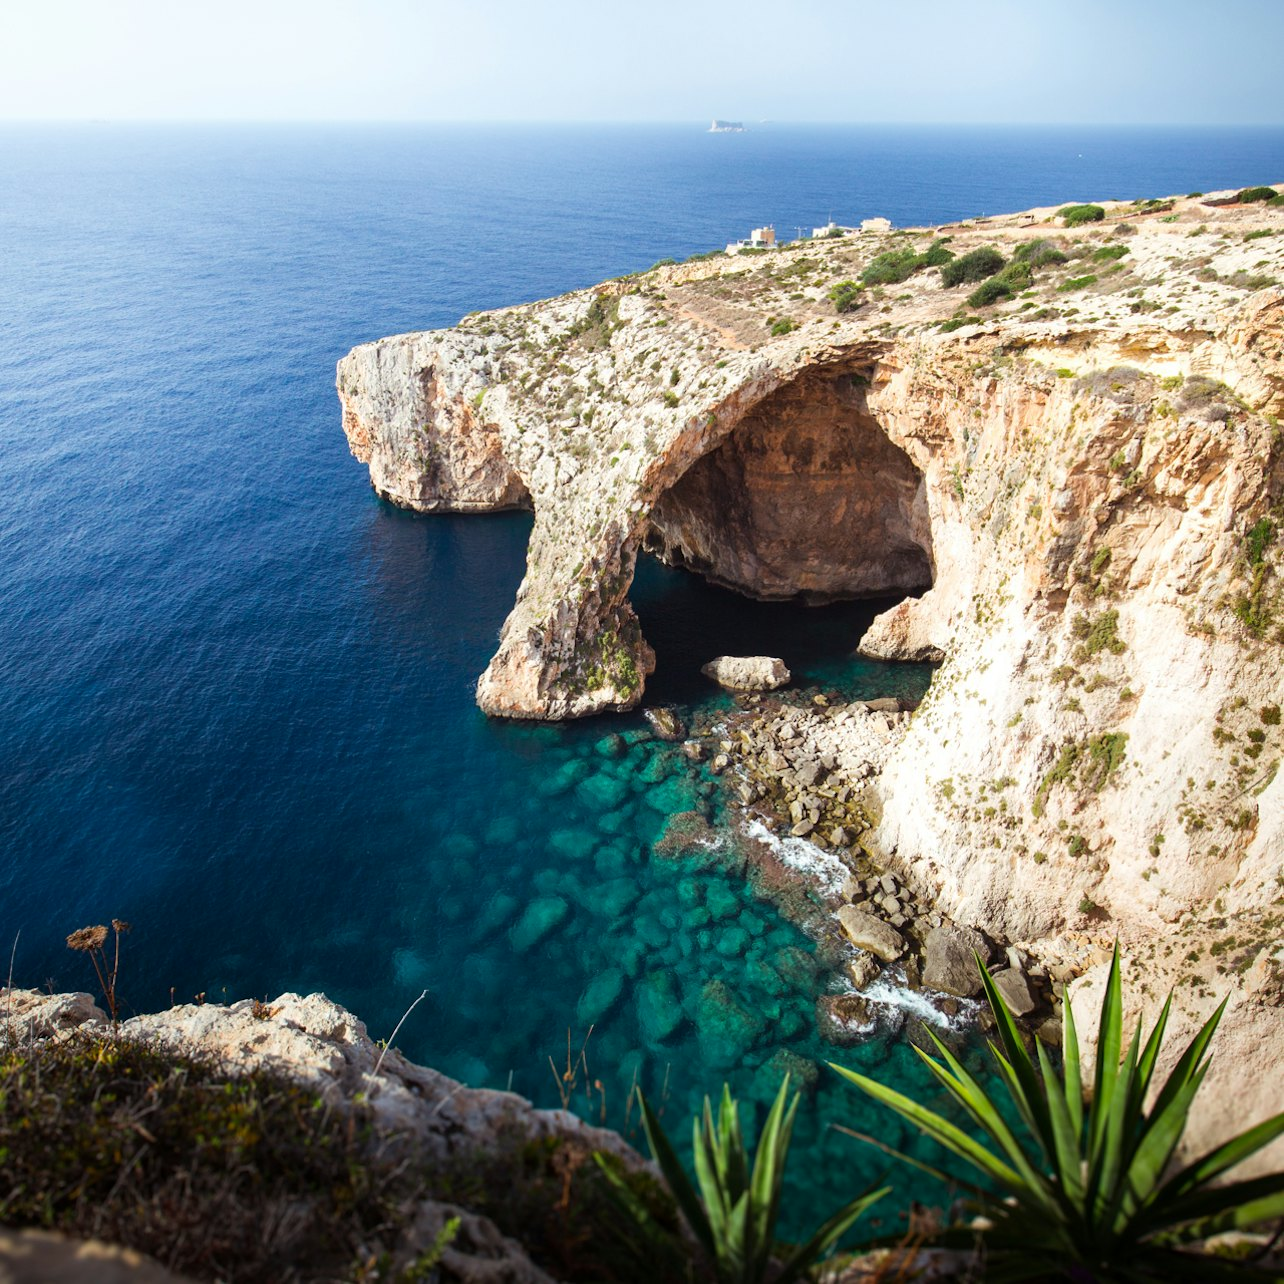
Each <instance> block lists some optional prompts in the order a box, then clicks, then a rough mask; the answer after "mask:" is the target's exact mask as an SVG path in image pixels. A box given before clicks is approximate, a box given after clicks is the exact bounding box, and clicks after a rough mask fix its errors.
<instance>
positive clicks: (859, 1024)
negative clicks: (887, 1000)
mask: <svg viewBox="0 0 1284 1284" xmlns="http://www.w3.org/2000/svg"><path fill="white" fill-rule="evenodd" d="M872 1023H873V1017H872V1016H871V1015H870V1010H869V1001H868V1000H867V999H863V998H861V996H860V995H859V994H822V995H821V996H820V998H818V999H817V1000H816V1028H817V1030H818V1031H819V1032H820V1037H821V1038H822V1039H824V1040H825V1042H826V1043H835V1044H837V1045H838V1046H839V1047H843V1046H846V1045H848V1044H852V1043H857V1042H859V1040H860V1037H861V1035H862V1034H864V1033H865V1032H866V1031H867V1030H868V1029H869V1027H870V1025H871V1024H872Z"/></svg>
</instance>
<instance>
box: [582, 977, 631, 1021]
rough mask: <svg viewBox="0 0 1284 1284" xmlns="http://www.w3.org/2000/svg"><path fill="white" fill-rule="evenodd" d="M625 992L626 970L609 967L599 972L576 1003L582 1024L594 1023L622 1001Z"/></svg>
mask: <svg viewBox="0 0 1284 1284" xmlns="http://www.w3.org/2000/svg"><path fill="white" fill-rule="evenodd" d="M623 993H624V972H623V971H622V970H621V969H620V968H618V967H608V968H607V969H606V970H605V971H602V972H599V973H598V974H597V975H596V976H595V977H594V978H593V979H592V980H591V981H590V982H589V983H588V985H587V986H585V988H584V993H583V994H581V995H580V1001H579V1003H578V1004H577V1005H576V1008H575V1015H576V1017H577V1018H578V1019H579V1021H580V1024H581V1025H586V1026H588V1025H594V1024H596V1023H597V1022H598V1021H600V1020H601V1019H602V1018H603V1017H604V1016H606V1015H607V1013H608V1012H610V1011H611V1009H612V1008H613V1007H615V1005H616V1004H617V1003H618V1002H619V1001H620V996H621V995H622V994H623Z"/></svg>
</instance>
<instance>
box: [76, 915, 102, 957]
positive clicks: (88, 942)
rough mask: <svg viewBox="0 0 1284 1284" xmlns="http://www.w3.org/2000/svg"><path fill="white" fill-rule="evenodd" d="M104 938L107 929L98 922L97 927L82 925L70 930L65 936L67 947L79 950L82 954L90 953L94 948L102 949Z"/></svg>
mask: <svg viewBox="0 0 1284 1284" xmlns="http://www.w3.org/2000/svg"><path fill="white" fill-rule="evenodd" d="M106 940H107V929H106V928H105V927H103V926H102V924H101V923H100V924H99V925H98V926H97V927H82V928H79V929H78V930H77V931H75V932H72V934H71V935H70V936H69V937H68V938H67V948H68V949H69V950H79V951H80V952H81V953H82V954H90V953H92V952H93V951H94V950H99V949H102V947H103V943H104V942H105V941H106Z"/></svg>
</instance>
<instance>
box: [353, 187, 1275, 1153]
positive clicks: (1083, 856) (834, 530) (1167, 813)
mask: <svg viewBox="0 0 1284 1284" xmlns="http://www.w3.org/2000/svg"><path fill="white" fill-rule="evenodd" d="M1226 195H1228V194H1216V195H1215V197H1214V198H1210V199H1215V200H1217V201H1219V202H1220V201H1221V198H1222V197H1224V196H1226ZM1102 204H1103V205H1104V206H1105V208H1106V218H1105V220H1104V221H1103V222H1101V223H1099V224H1094V225H1090V226H1088V227H1085V228H1078V229H1068V228H1065V227H1063V226H1062V225H1061V222H1060V221H1059V220H1058V219H1057V218H1056V216H1055V210H1053V209H1048V210H1035V211H1031V212H1029V213H1027V214H1025V215H1021V216H1012V217H1009V218H1000V219H991V220H988V221H986V222H984V223H983V224H971V223H968V224H960V225H953V226H950V227H943V228H924V229H911V230H909V231H907V232H888V231H883V230H870V231H865V232H859V233H852V234H849V235H847V236H844V237H841V238H838V239H835V240H832V241H825V242H820V243H815V244H805V245H802V246H800V247H798V248H796V249H788V250H779V251H776V252H774V253H771V254H767V255H763V256H759V257H756V258H754V259H752V260H746V259H741V258H725V259H722V258H719V259H714V260H709V261H705V262H699V263H691V264H685V265H680V266H677V267H670V268H662V269H657V270H655V271H652V272H649V273H645V274H643V275H640V276H637V277H631V278H624V279H621V280H619V281H613V282H608V283H606V284H604V285H602V286H600V287H598V288H597V289H595V290H588V291H582V292H578V293H576V294H571V295H567V296H564V297H562V298H560V299H553V300H549V301H546V302H543V303H537V304H531V305H526V306H523V307H518V308H512V309H505V310H501V311H498V312H492V313H486V314H481V315H476V316H472V317H469V318H465V319H464V321H463V322H461V323H460V325H459V327H457V328H456V329H454V330H452V331H446V332H441V333H437V334H431V335H412V336H402V337H401V338H397V339H387V340H382V341H380V342H379V343H377V344H370V345H365V346H364V347H362V348H358V349H356V350H355V351H354V352H353V353H352V354H351V355H350V356H349V357H347V358H345V359H344V360H343V361H342V362H340V364H339V372H338V383H339V390H340V396H341V399H342V402H343V407H344V423H345V429H346V430H347V432H348V435H349V440H350V441H351V443H352V446H353V449H354V451H355V452H356V453H357V454H358V456H359V457H361V458H363V459H369V460H370V463H371V476H372V480H373V481H374V484H375V485H376V487H377V488H379V490H380V491H381V493H384V494H386V495H388V496H389V497H390V498H393V499H394V500H396V501H397V502H402V503H406V504H408V505H409V506H411V507H419V508H425V509H426V508H432V507H468V506H474V507H486V506H491V507H497V506H505V505H510V504H513V503H524V502H527V497H529V502H530V503H531V504H532V505H533V506H534V510H535V524H534V530H533V532H532V536H531V542H530V546H529V550H528V557H527V573H526V577H525V579H524V580H523V582H522V585H521V587H520V589H519V591H518V596H517V601H516V602H515V604H514V607H513V610H512V612H511V614H510V615H509V617H508V620H507V622H506V623H505V626H504V630H503V633H502V636H501V639H500V645H499V649H498V651H497V653H496V655H495V657H494V659H493V660H492V661H491V663H490V665H489V667H488V668H487V671H486V673H485V674H484V675H483V676H482V678H481V680H480V682H479V684H478V701H479V703H480V704H481V706H482V707H483V708H484V709H485V710H487V711H488V712H489V713H492V714H498V715H504V716H516V717H532V718H563V717H571V716H579V715H583V714H590V713H594V712H597V711H600V710H606V709H619V708H626V707H631V706H633V705H635V704H636V703H637V702H638V701H639V700H640V699H641V696H642V692H643V689H644V685H645V680H646V677H647V675H648V673H649V672H650V671H651V669H652V667H653V664H654V656H653V654H652V652H651V650H650V648H649V647H648V646H647V644H646V641H645V639H644V638H643V637H642V635H641V632H640V630H639V628H638V625H637V620H636V617H635V615H634V613H633V610H632V607H631V606H630V605H629V601H628V590H629V585H630V583H631V580H632V575H633V569H634V563H635V559H636V555H637V552H638V549H639V548H641V547H643V546H646V547H650V548H652V549H654V550H656V551H657V552H658V553H659V554H660V555H661V556H663V557H665V558H668V559H669V560H670V561H672V562H674V563H677V564H681V565H685V566H687V567H689V568H692V569H693V570H695V571H697V572H699V573H701V574H704V575H706V576H707V577H709V578H710V579H712V580H715V581H717V582H720V583H723V584H727V585H731V586H733V587H735V588H737V589H738V590H740V591H741V592H744V593H747V594H751V595H754V596H758V597H768V598H778V597H789V596H793V595H801V596H803V597H805V598H808V599H810V600H823V599H825V598H827V597H832V596H843V595H853V594H861V593H874V592H879V593H882V592H889V591H891V592H897V593H902V592H903V593H911V592H912V593H921V596H917V597H910V598H907V599H906V600H904V601H902V602H901V603H900V604H899V605H898V606H896V607H894V608H893V609H891V610H889V611H887V612H885V613H883V614H882V615H881V616H879V617H878V619H877V620H876V621H875V623H874V625H873V627H872V628H871V629H870V630H869V632H868V633H867V634H866V636H865V637H864V638H863V639H860V647H861V650H862V651H864V652H865V653H866V654H869V655H872V656H879V657H884V658H889V659H933V660H939V661H940V662H941V667H940V670H939V672H938V673H937V675H936V678H935V680H934V681H933V684H932V687H931V690H930V692H929V694H928V697H927V699H926V701H925V702H924V704H923V706H922V707H921V708H920V709H919V710H917V711H916V712H915V713H914V714H913V716H912V718H909V717H907V715H904V714H897V715H894V714H891V713H890V712H889V713H887V714H886V715H884V714H883V713H881V712H879V713H872V714H868V715H864V714H863V716H862V718H861V719H852V720H849V721H848V722H846V723H844V722H842V721H841V720H839V719H832V720H828V721H827V722H826V724H825V730H824V733H823V734H824V744H823V745H820V744H818V745H817V746H816V750H817V753H816V756H817V758H818V759H819V758H823V757H824V756H825V755H827V756H828V758H829V759H830V760H832V762H833V764H834V765H833V766H832V767H830V766H826V767H824V770H825V771H826V773H827V774H828V787H829V788H830V792H831V793H832V794H833V795H834V796H835V798H836V797H837V796H838V795H840V794H841V788H840V785H841V783H842V782H843V778H844V774H845V773H859V775H858V776H854V777H849V778H848V779H847V780H846V784H847V787H848V795H849V797H850V798H851V799H852V802H851V803H850V804H849V803H848V802H846V801H844V802H843V803H842V806H844V807H848V808H849V811H848V813H847V814H848V815H849V816H850V815H851V814H852V813H851V811H850V807H852V806H854V805H855V800H856V798H857V796H858V798H859V804H860V811H861V815H862V816H863V817H867V818H868V820H869V825H868V829H867V830H864V831H863V832H862V836H861V844H862V846H863V847H864V848H865V850H866V851H867V852H868V853H870V854H871V855H877V857H878V859H879V861H880V862H881V863H882V864H883V865H884V866H885V867H887V868H893V869H895V870H896V871H897V872H898V874H899V875H900V876H901V877H903V878H904V880H905V881H906V883H907V884H909V885H910V886H912V887H913V888H914V889H915V893H916V895H917V896H918V897H919V899H920V900H921V901H923V902H924V903H930V904H935V905H937V906H939V907H940V909H941V910H942V912H943V913H944V914H945V915H946V916H948V918H949V919H950V920H951V921H953V922H954V923H959V924H970V925H974V926H976V927H978V928H981V929H983V930H984V931H986V932H987V933H989V934H991V935H993V936H994V937H995V938H996V939H1004V940H1008V941H1015V942H1020V943H1023V944H1024V945H1027V946H1029V947H1030V949H1031V950H1032V951H1033V952H1034V953H1035V954H1037V955H1039V956H1040V957H1054V958H1057V959H1062V960H1074V961H1075V970H1076V971H1081V970H1082V967H1083V966H1086V962H1087V961H1088V960H1090V959H1091V958H1092V957H1093V956H1094V954H1095V953H1099V952H1100V951H1101V950H1102V949H1103V948H1104V947H1105V946H1106V945H1107V944H1109V942H1110V941H1112V940H1113V939H1114V937H1115V936H1119V937H1121V938H1122V940H1123V941H1124V943H1125V946H1126V947H1128V948H1130V949H1133V950H1141V949H1143V948H1144V947H1145V946H1146V945H1147V944H1148V943H1151V942H1154V941H1156V940H1161V939H1164V938H1165V937H1166V936H1170V935H1172V934H1173V933H1175V932H1179V931H1181V930H1184V928H1185V926H1186V925H1188V924H1191V923H1197V922H1198V923H1202V924H1204V928H1205V930H1207V931H1212V930H1214V929H1212V928H1211V927H1208V924H1209V923H1211V922H1212V921H1214V920H1216V921H1220V922H1223V923H1228V924H1243V925H1244V927H1243V929H1242V934H1247V939H1249V941H1250V944H1252V943H1255V944H1256V945H1258V946H1259V947H1260V946H1264V945H1265V944H1266V943H1268V942H1269V941H1270V940H1273V939H1277V938H1278V933H1279V930H1280V925H1281V922H1282V921H1284V918H1282V917H1281V905H1280V894H1281V893H1280V888H1281V882H1280V880H1281V879H1282V878H1284V784H1281V781H1280V777H1279V772H1278V768H1279V764H1280V761H1281V758H1282V756H1284V726H1282V724H1281V717H1280V713H1279V710H1280V707H1281V705H1284V666H1282V665H1281V663H1280V660H1281V647H1282V646H1284V602H1281V599H1280V592H1279V579H1278V575H1279V566H1280V548H1281V543H1282V541H1281V540H1280V539H1279V538H1277V534H1278V528H1280V527H1281V526H1284V507H1282V503H1284V451H1281V448H1280V429H1279V424H1278V420H1279V418H1280V417H1281V415H1284V288H1281V286H1280V284H1279V282H1280V280H1281V279H1284V234H1282V233H1284V213H1282V212H1281V211H1279V210H1278V209H1271V208H1267V207H1265V206H1262V205H1254V206H1244V207H1240V206H1237V205H1235V204H1233V203H1231V204H1225V203H1217V204H1212V203H1206V202H1205V201H1203V200H1196V199H1184V198H1179V199H1175V200H1174V201H1172V202H1171V203H1166V204H1165V205H1164V207H1163V209H1162V210H1154V211H1151V210H1148V209H1147V208H1146V207H1144V206H1141V205H1136V204H1133V205H1128V204H1124V203H1120V202H1102ZM943 238H949V240H948V249H949V250H950V251H952V252H955V253H963V252H966V251H968V250H971V249H974V248H978V247H980V246H983V245H994V246H995V247H997V248H998V249H999V250H1000V251H1001V252H1002V253H1003V254H1004V256H1005V257H1008V258H1012V257H1014V256H1015V255H1016V254H1017V252H1018V251H1021V252H1023V253H1028V254H1029V255H1030V260H1031V261H1036V260H1039V259H1040V258H1042V261H1043V266H1036V267H1035V268H1034V269H1033V271H1032V275H1031V278H1030V280H1029V282H1028V284H1027V285H1025V286H1023V287H1022V288H1021V289H1019V290H1018V291H1016V292H1015V294H1014V297H1012V298H1010V299H1007V300H1003V301H1000V302H999V303H998V304H997V305H995V306H981V305H979V304H971V303H969V302H967V294H968V291H969V289H970V288H971V287H967V286H965V287H961V288H957V289H949V288H946V287H944V286H943V285H942V283H941V280H940V275H939V272H938V271H937V270H935V269H924V270H920V271H918V272H916V273H914V274H913V275H911V276H910V277H909V278H908V279H907V280H905V281H904V282H902V283H900V284H898V285H896V286H893V287H889V288H888V289H887V290H886V291H885V292H884V291H879V290H872V289H871V290H866V291H864V292H863V293H858V294H857V296H856V298H857V303H858V306H856V307H855V309H854V310H852V311H848V312H844V313H841V314H839V313H836V312H835V310H834V307H833V305H832V303H830V301H829V298H828V296H829V292H830V290H831V289H832V288H833V287H834V286H835V285H837V284H838V283H839V282H841V281H845V280H852V279H855V278H857V277H858V276H859V275H860V273H861V271H862V270H863V269H864V268H865V267H866V266H867V265H868V264H869V263H870V261H871V260H872V259H873V258H874V257H875V255H877V254H879V253H883V252H888V251H897V250H902V249H911V250H914V251H916V252H921V251H923V250H926V249H927V248H928V246H930V245H931V244H932V243H933V242H934V241H936V240H939V239H943ZM1039 243H1042V244H1039ZM782 318H783V319H786V320H788V321H789V322H790V323H791V324H790V326H782V325H780V320H781V319H782ZM791 327H792V328H791ZM854 641H855V640H854ZM884 716H886V717H888V718H890V719H899V718H905V722H904V723H901V722H899V721H897V723H896V725H895V727H894V728H892V727H889V728H888V731H889V733H890V734H889V736H888V737H887V738H886V739H885V742H884V744H883V747H882V748H881V749H880V751H879V752H878V753H877V754H869V753H863V752H861V753H858V752H857V751H856V750H855V749H854V748H850V747H845V746H847V745H848V742H849V741H850V742H851V743H852V744H855V742H856V741H857V740H861V741H863V740H864V739H867V738H868V736H869V730H870V724H869V722H868V717H884ZM788 743H791V744H792V743H793V742H788ZM769 751H770V752H777V750H771V748H770V746H767V747H765V748H763V750H762V753H763V754H766V753H767V752H769ZM781 756H782V757H783V753H782V754H781ZM730 764H731V760H730V756H727V761H726V762H724V763H720V766H719V769H724V768H726V767H728V766H730ZM791 769H792V768H791ZM746 784H747V786H748V787H749V788H750V789H751V791H752V790H754V789H757V788H758V786H757V785H755V784H754V783H753V782H752V781H747V782H746ZM813 793H815V802H814V804H813V803H812V798H813ZM792 801H793V802H794V803H798V805H799V809H800V818H799V819H797V820H795V821H794V822H793V825H794V829H795V831H797V830H798V829H802V830H805V831H806V833H807V836H808V837H809V838H810V839H813V840H819V841H822V842H831V843H832V844H833V845H834V846H839V847H841V846H842V844H843V842H844V841H847V840H849V839H850V838H851V837H852V835H851V833H850V832H849V830H850V825H849V824H848V823H847V822H846V821H845V820H844V819H843V818H842V817H841V816H836V814H835V806H836V805H837V804H836V803H835V801H834V799H831V798H825V797H822V796H820V794H819V793H816V792H815V791H812V792H808V793H807V795H806V799H805V800H803V799H800V797H799V796H795V797H794V799H793V800H792ZM804 801H805V802H806V804H807V805H805V806H804V805H803V803H804ZM813 812H814V813H815V816H814V818H813V815H812V813H813ZM836 831H838V836H837V838H836V837H835V834H836ZM1214 907H1218V908H1216V909H1215V910H1214ZM1208 915H1212V918H1209V917H1207V916H1208ZM1201 916H1203V917H1201ZM1216 930H1221V929H1216ZM1230 934H1231V935H1232V936H1233V938H1234V939H1235V940H1236V941H1237V942H1238V941H1240V940H1241V936H1239V935H1235V933H1234V932H1233V931H1232V932H1231V933H1230ZM1072 974H1073V973H1072ZM1171 975H1172V976H1173V977H1174V978H1177V977H1178V976H1180V975H1181V973H1180V969H1179V968H1178V967H1177V966H1176V965H1174V968H1173V970H1172V973H1171ZM1216 981H1217V984H1219V985H1222V986H1224V987H1237V986H1238V987H1240V988H1242V984H1243V983H1242V982H1241V981H1240V980H1239V976H1238V973H1236V972H1235V971H1234V970H1233V969H1228V970H1227V971H1225V972H1221V973H1218V974H1217V977H1216ZM1057 984H1058V985H1060V984H1062V982H1060V981H1058V982H1057ZM1214 989H1215V987H1210V993H1212V992H1213V990H1214ZM1246 1011H1247V1008H1246ZM1252 1011H1253V1018H1252V1019H1253V1028H1254V1029H1255V1030H1257V1031H1259V1032H1260V1031H1261V1030H1263V1029H1266V1030H1269V1031H1270V1032H1271V1034H1270V1038H1271V1040H1273V1044H1274V1046H1276V1047H1281V1048H1284V1025H1282V1024H1281V1014H1280V1009H1279V1008H1277V1007H1272V1006H1271V1005H1269V1004H1263V1003H1259V1002H1255V1003H1254V1004H1253V1005H1252ZM1245 1019H1246V1020H1247V1018H1245ZM1219 1064H1222V1065H1224V1064H1225V1061H1224V1060H1222V1059H1220V1058H1219ZM1247 1073H1248V1072H1247V1071H1241V1074H1247ZM1232 1095H1234V1094H1232ZM1241 1122H1249V1120H1247V1119H1245V1120H1243V1121H1241ZM1199 1126H1201V1125H1199V1124H1198V1122H1197V1127H1196V1131H1198V1127H1199ZM1210 1126H1211V1125H1210Z"/></svg>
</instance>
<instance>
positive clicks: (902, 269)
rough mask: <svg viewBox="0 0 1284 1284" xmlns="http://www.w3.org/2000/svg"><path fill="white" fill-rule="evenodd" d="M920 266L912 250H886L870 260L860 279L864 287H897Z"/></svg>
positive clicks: (917, 257)
mask: <svg viewBox="0 0 1284 1284" xmlns="http://www.w3.org/2000/svg"><path fill="white" fill-rule="evenodd" d="M920 266H921V265H920V263H919V256H918V255H917V254H915V253H914V251H913V250H888V251H887V252H886V253H885V254H879V255H877V256H876V257H875V258H873V259H871V260H870V262H869V265H868V266H867V267H866V268H865V270H864V271H863V272H862V273H861V274H860V279H861V280H862V281H863V282H864V283H865V284H866V285H897V284H899V283H900V282H901V281H907V280H909V278H910V277H911V276H912V275H913V274H914V273H915V272H916V271H917V270H918V268H919V267H920Z"/></svg>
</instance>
